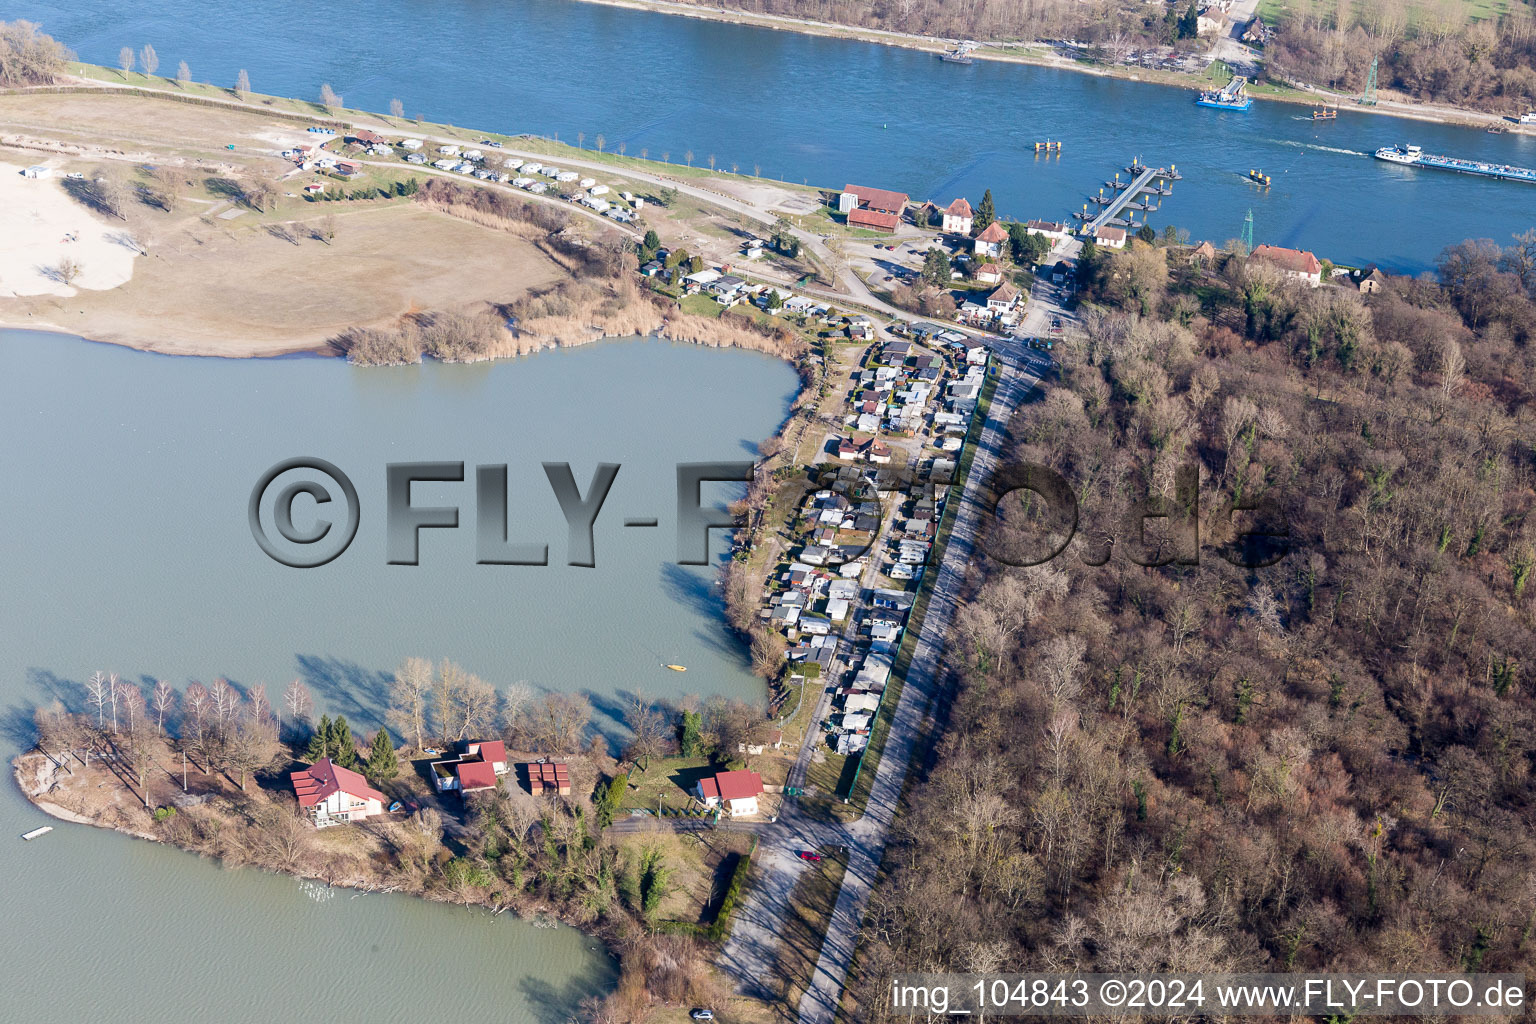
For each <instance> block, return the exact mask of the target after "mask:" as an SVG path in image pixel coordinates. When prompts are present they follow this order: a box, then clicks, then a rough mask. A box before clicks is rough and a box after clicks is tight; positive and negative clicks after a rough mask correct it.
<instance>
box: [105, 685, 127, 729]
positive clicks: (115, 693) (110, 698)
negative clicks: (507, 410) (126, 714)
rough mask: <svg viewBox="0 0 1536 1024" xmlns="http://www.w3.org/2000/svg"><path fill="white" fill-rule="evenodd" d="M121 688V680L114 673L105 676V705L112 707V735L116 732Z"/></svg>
mask: <svg viewBox="0 0 1536 1024" xmlns="http://www.w3.org/2000/svg"><path fill="white" fill-rule="evenodd" d="M122 687H123V683H122V680H121V679H119V678H118V677H117V673H116V672H110V673H108V674H107V703H108V704H110V705H111V707H112V732H113V733H114V734H115V733H116V732H117V703H118V700H119V699H120V698H121V697H122V695H123V693H122Z"/></svg>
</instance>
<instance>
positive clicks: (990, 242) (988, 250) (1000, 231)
mask: <svg viewBox="0 0 1536 1024" xmlns="http://www.w3.org/2000/svg"><path fill="white" fill-rule="evenodd" d="M1006 241H1008V229H1007V228H1005V227H1003V226H1002V224H1000V223H998V222H997V221H993V222H992V223H991V224H988V225H987V226H986V227H984V228H982V229H981V234H979V235H977V236H976V242H975V246H974V250H973V251H975V252H977V253H980V254H981V255H983V256H1001V255H1002V254H1003V243H1004V242H1006Z"/></svg>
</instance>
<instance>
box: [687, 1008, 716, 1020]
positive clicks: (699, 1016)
mask: <svg viewBox="0 0 1536 1024" xmlns="http://www.w3.org/2000/svg"><path fill="white" fill-rule="evenodd" d="M688 1016H690V1017H692V1018H693V1019H694V1020H714V1019H715V1011H713V1010H694V1011H693V1012H692V1013H690V1014H688Z"/></svg>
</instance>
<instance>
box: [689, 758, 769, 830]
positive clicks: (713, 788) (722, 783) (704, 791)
mask: <svg viewBox="0 0 1536 1024" xmlns="http://www.w3.org/2000/svg"><path fill="white" fill-rule="evenodd" d="M695 792H696V793H697V794H698V797H699V799H700V800H702V801H703V802H704V806H705V807H723V808H724V810H725V811H726V812H727V813H728V814H730V816H731V817H733V818H740V817H743V816H744V815H751V814H756V813H757V798H758V797H759V796H761V795H762V793H763V777H762V776H761V775H759V774H758V773H757V772H749V771H746V770H738V771H734V772H717V773H716V774H715V775H713V776H710V777H708V778H703V779H700V780H699V783H698V787H697V788H696V790H695Z"/></svg>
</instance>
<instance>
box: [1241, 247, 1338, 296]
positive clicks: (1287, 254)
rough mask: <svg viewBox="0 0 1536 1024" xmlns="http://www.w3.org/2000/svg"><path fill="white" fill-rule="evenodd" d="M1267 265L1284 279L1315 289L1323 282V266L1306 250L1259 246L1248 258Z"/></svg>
mask: <svg viewBox="0 0 1536 1024" xmlns="http://www.w3.org/2000/svg"><path fill="white" fill-rule="evenodd" d="M1248 258H1249V259H1251V260H1257V261H1259V262H1260V263H1267V264H1269V265H1270V266H1272V267H1275V268H1277V269H1279V270H1280V272H1281V273H1283V274H1284V275H1285V276H1286V277H1291V278H1295V279H1296V280H1298V281H1305V282H1307V283H1308V284H1310V285H1311V286H1312V287H1314V288H1316V287H1317V286H1318V285H1319V284H1320V283H1322V280H1323V264H1322V261H1321V260H1319V259H1318V258H1317V257H1316V256H1314V255H1313V254H1312V252H1311V251H1310V250H1308V249H1287V248H1284V247H1283V246H1279V245H1261V246H1259V247H1258V248H1256V249H1254V250H1253V254H1252V255H1251V256H1249V257H1248Z"/></svg>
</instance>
